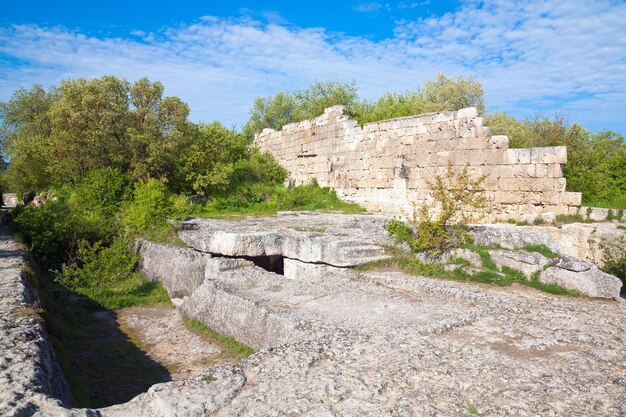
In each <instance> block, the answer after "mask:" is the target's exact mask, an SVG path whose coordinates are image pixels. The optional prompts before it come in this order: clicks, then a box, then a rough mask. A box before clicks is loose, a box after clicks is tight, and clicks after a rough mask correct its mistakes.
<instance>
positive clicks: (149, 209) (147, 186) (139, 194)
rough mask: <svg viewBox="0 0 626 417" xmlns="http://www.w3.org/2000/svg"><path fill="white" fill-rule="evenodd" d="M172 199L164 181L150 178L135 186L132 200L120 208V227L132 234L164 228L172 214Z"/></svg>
mask: <svg viewBox="0 0 626 417" xmlns="http://www.w3.org/2000/svg"><path fill="white" fill-rule="evenodd" d="M174 198H175V197H174V196H173V195H172V194H171V193H170V191H169V190H168V189H167V186H166V185H165V181H164V180H157V179H154V178H150V179H148V180H147V181H145V182H141V183H138V184H136V185H135V192H134V196H133V200H132V201H131V202H129V203H127V204H126V205H125V206H124V207H123V208H122V225H124V226H125V227H126V228H127V229H128V231H129V232H131V233H133V234H141V233H144V232H146V231H147V230H148V229H150V228H152V227H157V228H158V227H164V226H165V225H166V224H167V218H168V216H170V215H173V214H174V211H173V208H172V204H171V203H172V200H173V199H174Z"/></svg>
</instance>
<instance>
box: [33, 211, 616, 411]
mask: <svg viewBox="0 0 626 417" xmlns="http://www.w3.org/2000/svg"><path fill="white" fill-rule="evenodd" d="M305 217H306V216H305ZM335 217H337V216H336V215H335ZM336 220H337V221H338V224H341V225H343V226H342V227H341V228H342V229H343V230H340V231H337V230H333V231H332V233H335V234H336V235H337V236H339V237H340V238H343V240H342V241H344V242H345V243H344V245H345V246H343V249H342V248H341V247H338V246H336V244H335V246H333V244H332V242H333V240H332V239H330V240H329V239H327V237H324V236H323V233H322V232H321V231H320V230H321V228H323V226H320V227H319V229H318V228H316V229H317V230H310V229H311V228H313V227H314V226H313V225H312V223H310V222H309V223H307V222H305V221H304V220H303V217H301V218H297V217H296V218H293V219H291V220H290V222H291V223H290V224H291V226H289V227H287V226H285V224H284V222H283V225H282V226H276V225H274V226H272V227H274V228H278V229H280V230H278V231H277V230H273V231H272V230H267V229H271V228H270V227H268V228H266V229H265V230H259V231H257V232H258V233H257V234H256V235H254V236H252V235H248V238H246V239H243V240H241V239H238V238H235V237H233V235H232V234H230V235H229V234H228V232H229V231H231V232H232V231H233V230H232V229H231V227H230V225H229V224H228V223H225V224H224V229H223V230H222V232H223V233H221V234H220V239H217V240H215V242H219V241H220V240H221V241H222V242H226V243H227V247H230V248H231V249H229V250H233V251H235V252H236V253H233V254H232V255H231V256H238V255H239V256H245V254H244V253H243V252H237V251H245V250H246V247H248V248H250V247H252V246H251V245H252V243H253V242H259V241H260V242H264V243H263V244H262V245H261V246H263V247H265V248H268V249H271V248H281V247H283V248H284V247H285V246H281V245H284V242H285V241H288V242H292V243H293V242H296V243H297V242H299V243H297V244H298V245H299V246H297V248H299V249H298V250H295V251H292V252H289V253H287V255H291V256H301V257H302V259H301V258H298V257H290V256H286V253H285V252H280V251H278V250H276V251H275V252H271V251H270V250H266V251H258V252H257V253H256V254H254V255H252V256H270V255H271V256H283V257H284V259H283V262H284V275H283V274H278V273H275V272H269V271H267V270H265V269H263V268H261V267H259V266H256V265H254V264H253V262H251V260H243V259H231V258H227V257H221V256H220V257H216V253H215V252H213V251H216V250H217V249H219V245H218V243H210V244H207V246H204V249H207V248H211V250H210V252H213V254H209V253H201V252H199V251H198V249H199V250H203V248H202V247H200V244H201V243H199V242H202V241H204V242H206V239H209V242H211V239H212V237H211V236H213V234H212V232H210V230H218V229H215V228H216V227H217V223H215V222H214V221H210V222H208V224H209V225H208V228H206V229H203V226H202V225H201V224H198V225H197V227H190V228H188V229H187V230H186V231H185V233H183V235H182V236H181V237H182V238H183V239H184V240H185V241H186V242H187V243H188V244H190V245H191V246H194V247H196V249H185V248H176V247H172V246H168V245H164V244H154V243H149V242H142V243H141V244H139V245H138V250H139V252H140V254H141V255H142V257H143V260H142V265H141V267H142V271H143V272H144V274H145V275H146V276H147V277H148V278H149V279H152V280H160V281H161V282H163V284H164V285H165V287H166V289H168V292H169V293H170V294H171V295H172V296H173V297H176V300H175V301H176V303H177V304H179V305H180V307H179V309H180V311H182V312H183V313H185V314H187V315H188V316H190V317H194V318H196V319H198V320H200V321H202V322H204V323H205V324H207V325H208V326H210V327H212V328H215V329H216V330H218V331H220V332H221V333H224V334H229V335H233V336H235V337H236V338H237V339H239V340H240V341H243V342H245V343H247V344H249V345H251V346H253V347H255V348H256V349H258V352H257V353H255V354H254V355H252V356H250V357H249V358H247V359H245V360H243V361H242V362H241V363H239V364H233V365H220V366H217V367H213V368H209V369H202V370H201V372H199V373H197V374H195V375H193V376H191V377H190V378H188V379H185V380H180V381H172V382H167V383H163V384H157V385H154V386H153V387H152V388H150V389H149V390H148V392H147V393H145V394H142V395H139V396H138V397H136V398H135V399H134V400H132V401H130V402H128V403H125V404H120V405H116V406H112V407H108V408H104V409H99V410H84V409H83V410H77V409H68V408H64V407H62V405H61V404H59V403H58V402H53V401H51V400H49V398H50V397H44V396H42V395H39V396H31V397H28V396H30V395H31V394H30V393H27V394H26V397H28V398H29V401H30V404H32V408H31V410H32V412H33V413H34V412H37V413H38V414H36V415H50V416H70V415H71V416H92V415H100V416H129V415H132V416H207V415H215V416H259V417H260V416H277V417H278V416H294V417H295V416H311V417H313V416H471V415H482V416H581V417H582V416H624V415H626V321H625V320H624V319H625V318H626V303H625V302H624V301H623V300H606V299H593V298H587V297H579V298H570V297H563V296H555V295H550V294H546V293H542V292H539V291H536V290H533V289H529V288H527V287H521V286H516V285H513V286H511V287H505V288H500V287H493V286H490V285H486V284H474V283H460V282H452V281H444V280H438V279H433V278H426V277H415V276H407V275H405V274H403V273H400V272H394V271H368V272H358V271H355V270H353V269H350V268H345V267H343V266H342V265H334V266H333V265H332V262H345V261H346V260H348V259H349V258H347V257H346V254H348V253H352V254H353V256H355V257H356V256H363V257H364V258H371V257H376V256H384V255H381V254H378V255H376V253H375V251H374V249H372V248H368V247H362V246H370V245H372V246H376V245H378V244H380V242H376V241H374V240H369V241H367V242H368V243H367V245H361V247H359V246H358V245H355V244H353V243H352V242H353V241H356V240H358V238H357V237H358V236H359V235H362V234H363V231H362V230H361V231H359V230H358V229H359V227H357V226H358V223H359V221H361V220H359V219H358V218H357V221H356V222H355V219H346V218H343V219H341V220H339V219H336ZM255 221H256V220H255ZM279 221H280V220H274V222H279ZM324 221H326V220H324ZM363 221H365V220H363ZM197 223H198V222H197ZM344 223H345V224H344ZM296 225H297V226H296ZM296 227H297V228H298V229H300V230H296ZM377 227H378V226H377ZM218 231H219V230H218ZM239 232H240V231H239ZM332 233H331V234H332ZM251 236H252V237H251ZM229 239H230V240H229ZM259 239H260V240H259ZM339 240H341V239H339ZM194 242H195V243H194ZM242 242H243V243H242ZM307 242H308V243H307ZM228 245H229V246H228ZM307 245H308V246H307ZM253 246H254V247H255V248H257V249H258V247H259V245H253ZM340 246H341V245H340ZM355 248H357V249H355ZM292 249H293V247H292ZM272 250H274V249H272ZM333 250H335V251H336V253H330V252H329V251H333ZM348 251H351V252H348ZM218 254H219V252H218ZM293 254H295V255H293ZM339 254H341V255H339ZM220 255H226V254H224V253H223V254H220ZM305 256H309V257H308V258H306V257H305ZM311 259H317V261H313V262H311V261H310V260H311ZM252 260H254V261H258V259H252ZM303 260H304V261H303ZM331 261H332V262H331ZM329 263H330V265H328V264H329ZM176 274H178V275H176ZM181 281H182V282H184V283H185V284H184V285H180V282H181ZM145 316H150V313H149V312H147V313H146V315H145ZM142 320H144V319H139V321H142ZM171 323H172V321H170V320H169V319H164V320H163V321H161V320H160V319H158V320H156V321H154V326H155V328H159V329H167V328H168V326H169V325H170V324H171ZM158 333H159V332H158V331H157V330H156V329H155V331H154V332H150V334H146V335H145V340H146V342H147V343H149V340H153V339H151V338H152V337H155V336H157V335H158ZM162 333H165V331H163V332H162ZM165 339H166V338H165ZM166 343H169V342H166ZM186 361H187V360H186ZM186 361H185V362H186ZM200 368H201V367H199V368H198V369H199V370H200ZM209 373H210V374H211V376H212V378H206V375H207V374H209ZM190 374H193V372H190ZM96 413H98V414H96ZM31 414H32V413H31ZM25 415H30V414H25Z"/></svg>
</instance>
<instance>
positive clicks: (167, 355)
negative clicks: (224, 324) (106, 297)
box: [116, 304, 234, 381]
mask: <svg viewBox="0 0 626 417" xmlns="http://www.w3.org/2000/svg"><path fill="white" fill-rule="evenodd" d="M116 320H117V322H118V323H119V324H120V326H121V327H122V329H124V330H125V331H126V332H127V333H128V334H130V335H131V336H132V337H133V339H134V341H135V342H136V343H139V346H140V347H141V348H142V349H143V350H145V351H146V354H147V355H148V356H149V357H150V358H152V359H153V360H154V361H156V362H158V363H159V364H161V365H162V366H165V367H166V368H167V369H168V371H169V377H170V378H171V379H172V380H174V381H178V380H183V379H187V378H190V377H192V376H197V375H200V374H202V372H203V371H205V370H206V369H208V368H211V367H214V366H216V365H219V364H221V363H224V362H228V358H227V357H225V356H224V355H223V354H222V351H221V349H220V348H219V346H217V345H216V344H214V343H212V342H210V341H208V340H207V339H206V337H203V336H202V335H201V334H198V333H197V332H195V331H192V330H190V329H189V328H188V327H187V326H186V325H185V323H184V320H183V317H182V315H181V313H180V312H179V311H178V310H176V309H175V308H174V307H173V306H171V305H168V304H159V305H153V306H138V307H128V308H124V309H121V310H120V311H118V312H117V317H116ZM230 363H234V362H233V361H232V360H231V361H230Z"/></svg>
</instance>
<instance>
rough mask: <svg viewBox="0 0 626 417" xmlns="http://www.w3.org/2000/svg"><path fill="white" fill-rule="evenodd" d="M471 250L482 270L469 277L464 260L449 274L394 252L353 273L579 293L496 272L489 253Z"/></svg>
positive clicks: (521, 275)
mask: <svg viewBox="0 0 626 417" xmlns="http://www.w3.org/2000/svg"><path fill="white" fill-rule="evenodd" d="M473 250H475V251H477V252H479V253H481V252H482V253H483V255H482V256H481V259H482V260H483V268H484V269H483V270H482V271H480V272H478V273H476V274H473V275H472V274H469V273H468V272H466V271H465V270H464V268H465V267H466V266H467V265H465V262H467V261H465V260H461V261H457V262H455V263H453V264H454V265H458V267H456V268H454V269H452V270H446V269H445V268H444V266H443V265H441V264H437V263H425V262H422V261H420V260H419V259H417V258H415V257H414V256H413V255H412V254H410V253H407V252H400V251H399V250H397V249H396V250H395V251H394V252H393V257H392V258H388V259H381V260H377V261H373V262H369V263H367V264H363V265H359V266H356V267H355V268H354V269H355V270H357V271H368V270H385V269H399V270H401V271H402V272H404V273H406V274H409V275H419V276H426V277H434V278H441V279H448V280H454V281H465V282H479V283H483V284H490V285H496V286H499V287H506V286H509V285H511V284H513V283H517V284H520V285H525V286H528V287H532V288H536V289H538V290H541V291H544V292H548V293H551V294H557V295H566V296H579V295H580V293H579V292H578V291H576V290H570V289H567V288H563V287H560V286H558V285H552V284H544V283H542V282H540V281H538V280H537V279H536V277H534V278H533V279H530V280H529V279H528V278H526V276H525V275H524V273H523V272H522V271H519V270H517V269H513V268H509V267H507V266H503V267H502V269H501V270H500V271H498V269H497V266H496V265H495V263H493V261H492V260H491V258H490V257H489V253H488V252H487V249H486V248H482V247H478V248H477V247H474V248H473ZM484 253H486V255H484ZM463 261H465V262H463ZM485 265H487V266H485Z"/></svg>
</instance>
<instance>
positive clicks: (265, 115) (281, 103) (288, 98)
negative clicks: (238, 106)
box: [243, 92, 296, 140]
mask: <svg viewBox="0 0 626 417" xmlns="http://www.w3.org/2000/svg"><path fill="white" fill-rule="evenodd" d="M295 108H296V103H295V101H294V98H293V96H292V95H290V94H287V93H283V92H280V93H278V94H276V95H275V96H273V97H257V98H256V99H255V100H254V105H253V106H252V110H251V111H250V119H248V121H247V122H246V124H245V125H244V127H243V134H244V135H245V136H246V137H247V138H248V140H252V139H253V138H254V135H255V134H256V133H260V132H261V131H262V130H263V129H265V128H270V129H275V130H280V129H281V128H282V127H283V126H284V125H286V124H288V123H291V122H293V121H295V120H296V119H295V114H294V113H295Z"/></svg>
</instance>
